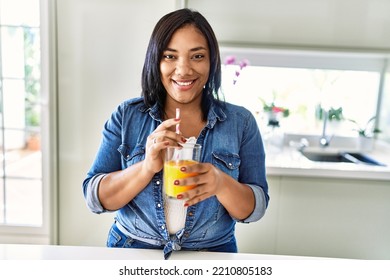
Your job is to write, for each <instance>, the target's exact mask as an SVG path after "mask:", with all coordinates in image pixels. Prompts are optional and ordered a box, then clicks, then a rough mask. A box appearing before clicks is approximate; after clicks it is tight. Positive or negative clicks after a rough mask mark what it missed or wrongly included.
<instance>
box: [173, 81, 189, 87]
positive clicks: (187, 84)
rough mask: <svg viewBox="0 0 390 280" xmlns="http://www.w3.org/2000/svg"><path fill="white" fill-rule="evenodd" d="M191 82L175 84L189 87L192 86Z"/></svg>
mask: <svg viewBox="0 0 390 280" xmlns="http://www.w3.org/2000/svg"><path fill="white" fill-rule="evenodd" d="M192 82H193V81H191V82H178V81H176V84H178V85H179V86H189V85H190V84H192Z"/></svg>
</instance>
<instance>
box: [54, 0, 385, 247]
mask: <svg viewBox="0 0 390 280" xmlns="http://www.w3.org/2000/svg"><path fill="white" fill-rule="evenodd" d="M178 2H179V1H175V0H144V1H139V0H57V9H56V11H57V25H58V26H57V36H58V42H57V44H58V61H57V62H58V114H59V115H58V139H59V143H58V146H59V163H58V166H59V174H58V176H59V192H58V194H59V229H58V231H59V239H58V240H59V243H60V244H63V245H91V246H105V240H106V236H107V231H108V228H109V226H110V225H111V223H112V215H111V214H104V215H95V214H92V213H90V212H89V210H88V209H87V207H86V206H85V202H84V199H83V196H82V188H81V184H82V181H83V179H84V177H85V175H86V172H87V171H88V169H89V167H90V165H91V163H92V161H93V158H94V156H95V152H96V150H97V148H98V145H99V142H100V137H101V130H102V126H103V124H104V122H105V120H106V119H107V118H108V117H109V115H110V113H111V112H112V111H113V110H114V108H115V107H116V106H117V105H118V104H119V103H120V102H121V101H122V100H124V99H127V98H129V97H134V96H138V95H139V94H140V77H141V69H142V64H143V59H144V55H145V50H146V46H147V42H148V39H149V36H150V33H151V31H152V28H153V27H154V25H155V23H156V22H157V20H158V19H159V18H160V17H161V16H162V15H164V14H166V13H168V12H170V11H172V10H174V9H175V8H177V7H178V6H179V4H178ZM188 6H189V7H192V8H196V9H199V10H200V11H201V12H203V13H204V14H205V16H206V17H207V18H209V20H210V22H211V24H212V25H213V26H214V29H215V31H216V33H217V37H218V38H219V39H220V40H221V41H223V42H228V41H232V42H236V43H242V42H252V43H260V44H270V45H275V44H281V45H286V44H287V45H298V44H299V45H302V46H312V45H316V46H318V45H321V46H325V47H329V46H333V47H340V46H342V47H358V48H377V49H378V48H381V49H388V50H389V49H390V36H388V34H390V17H389V16H388V11H390V1H387V0H361V1H356V0H326V1H325V0H324V1H312V0H299V1H290V0H275V1H264V0H251V1H249V0H245V1H235V0H213V1H211V0H207V1H206V0H190V1H188Z"/></svg>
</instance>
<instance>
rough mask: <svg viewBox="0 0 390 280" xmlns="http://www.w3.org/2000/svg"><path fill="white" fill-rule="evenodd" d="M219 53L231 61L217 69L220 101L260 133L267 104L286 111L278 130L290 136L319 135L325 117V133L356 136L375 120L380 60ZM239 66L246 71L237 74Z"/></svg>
mask: <svg viewBox="0 0 390 280" xmlns="http://www.w3.org/2000/svg"><path fill="white" fill-rule="evenodd" d="M221 53H222V59H226V58H228V57H230V58H232V57H233V58H235V59H236V60H235V63H233V64H231V63H225V64H224V65H223V79H222V81H223V91H224V94H225V98H226V100H227V101H230V102H232V103H236V104H239V105H243V106H245V107H247V108H248V109H250V110H251V111H252V113H253V114H254V115H255V116H256V117H257V119H258V122H259V126H260V128H263V129H265V128H266V127H267V125H268V115H267V112H266V110H265V108H264V105H271V104H274V105H275V106H277V107H278V108H281V109H283V110H284V109H288V114H286V117H283V115H282V114H280V118H279V124H280V127H281V128H282V129H283V131H284V132H286V133H291V134H314V135H318V134H320V133H321V131H322V125H323V121H322V120H323V117H324V112H327V113H328V119H330V122H329V125H328V129H329V130H331V131H329V133H332V134H337V135H341V136H357V132H356V131H355V129H356V128H357V127H356V125H357V124H359V125H362V126H363V125H365V124H366V123H367V122H368V121H369V120H370V119H371V118H372V117H374V116H376V115H377V111H378V97H380V96H381V86H380V85H381V77H382V72H383V71H384V69H385V64H386V59H387V58H386V56H385V55H380V54H355V53H334V52H314V51H275V50H274V51H267V50H251V49H232V48H223V49H222V51H221ZM244 60H248V61H249V66H246V67H244V68H242V69H241V70H240V67H239V66H237V65H238V64H240V62H242V61H244ZM236 73H239V76H238V77H237V74H236ZM233 80H235V81H234V82H233ZM287 115H288V116H287ZM351 120H353V121H351ZM354 121H355V122H356V123H357V124H356V123H354ZM372 124H373V125H375V121H373V122H372Z"/></svg>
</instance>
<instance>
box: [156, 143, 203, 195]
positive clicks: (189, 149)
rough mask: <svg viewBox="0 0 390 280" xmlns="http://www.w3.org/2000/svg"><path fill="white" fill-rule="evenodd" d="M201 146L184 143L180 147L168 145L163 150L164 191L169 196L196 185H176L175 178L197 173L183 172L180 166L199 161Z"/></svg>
mask: <svg viewBox="0 0 390 280" xmlns="http://www.w3.org/2000/svg"><path fill="white" fill-rule="evenodd" d="M201 149H202V146H201V145H199V144H184V145H183V146H182V147H168V148H167V149H166V151H165V161H164V192H165V194H166V195H167V196H168V197H170V198H176V197H177V195H178V194H180V193H183V192H186V191H188V190H190V189H193V188H195V187H196V185H187V186H177V185H175V184H174V182H175V180H180V179H183V178H188V177H192V176H196V175H198V174H197V173H184V172H182V171H181V170H180V168H181V167H182V166H189V165H192V164H196V163H198V162H199V161H200V153H201Z"/></svg>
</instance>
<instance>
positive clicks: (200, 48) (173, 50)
mask: <svg viewBox="0 0 390 280" xmlns="http://www.w3.org/2000/svg"><path fill="white" fill-rule="evenodd" d="M200 50H205V51H207V48H205V47H195V48H192V49H190V51H191V52H197V51H200ZM164 51H170V52H177V50H175V49H171V48H166V49H165V50H164Z"/></svg>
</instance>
